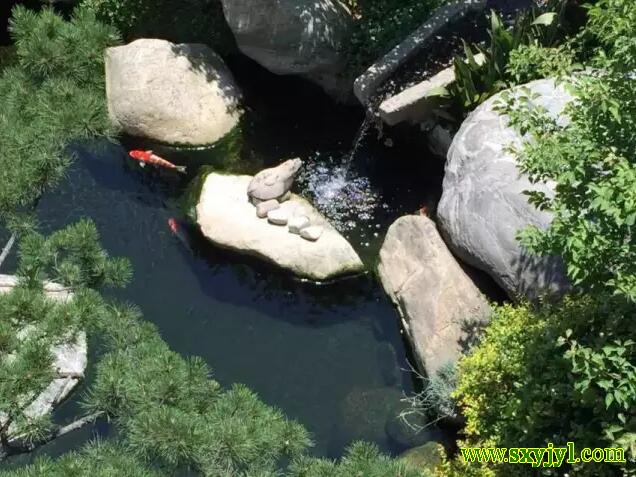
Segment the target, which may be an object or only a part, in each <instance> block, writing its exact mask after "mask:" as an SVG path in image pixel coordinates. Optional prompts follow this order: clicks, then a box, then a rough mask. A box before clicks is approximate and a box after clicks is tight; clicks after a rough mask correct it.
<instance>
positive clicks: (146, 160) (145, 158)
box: [128, 149, 186, 174]
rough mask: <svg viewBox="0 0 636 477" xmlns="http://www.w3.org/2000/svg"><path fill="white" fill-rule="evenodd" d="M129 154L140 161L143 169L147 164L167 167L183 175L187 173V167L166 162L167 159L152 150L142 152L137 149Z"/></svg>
mask: <svg viewBox="0 0 636 477" xmlns="http://www.w3.org/2000/svg"><path fill="white" fill-rule="evenodd" d="M128 154H129V155H130V157H132V158H133V159H135V160H136V161H139V163H140V164H141V167H144V166H145V165H146V164H152V165H153V166H158V167H165V168H166V169H174V170H176V171H177V172H180V173H182V174H185V173H186V168H185V166H177V165H175V164H173V163H172V162H170V161H166V160H165V159H163V158H161V157H159V156H157V155H156V154H154V153H153V152H152V151H151V150H149V151H140V150H138V149H135V150H134V151H130V152H129V153H128Z"/></svg>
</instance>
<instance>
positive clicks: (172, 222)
mask: <svg viewBox="0 0 636 477" xmlns="http://www.w3.org/2000/svg"><path fill="white" fill-rule="evenodd" d="M168 227H170V231H171V232H172V233H173V234H175V235H177V234H178V233H179V224H178V223H177V219H175V218H173V217H170V218H169V219H168Z"/></svg>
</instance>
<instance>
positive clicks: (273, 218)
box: [267, 207, 290, 225]
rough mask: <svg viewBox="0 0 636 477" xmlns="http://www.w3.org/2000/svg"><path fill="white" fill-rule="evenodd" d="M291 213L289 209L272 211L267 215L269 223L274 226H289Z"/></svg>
mask: <svg viewBox="0 0 636 477" xmlns="http://www.w3.org/2000/svg"><path fill="white" fill-rule="evenodd" d="M289 217H290V212H289V210H287V208H282V207H280V208H278V209H274V210H270V211H269V212H268V213H267V221H268V222H269V223H270V224H273V225H287V222H289Z"/></svg>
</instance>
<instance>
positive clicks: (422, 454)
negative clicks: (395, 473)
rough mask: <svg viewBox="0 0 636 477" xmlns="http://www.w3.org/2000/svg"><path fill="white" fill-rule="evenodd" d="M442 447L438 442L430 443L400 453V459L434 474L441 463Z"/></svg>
mask: <svg viewBox="0 0 636 477" xmlns="http://www.w3.org/2000/svg"><path fill="white" fill-rule="evenodd" d="M443 455H444V447H443V446H442V445H441V444H440V443H439V442H434V441H430V442H427V443H426V444H423V445H421V446H418V447H414V448H412V449H409V450H407V451H405V452H404V453H402V455H400V459H403V460H405V461H407V462H409V463H410V464H411V465H413V466H415V467H417V468H419V469H422V470H428V471H431V472H435V470H436V469H437V467H438V466H439V465H440V464H441V463H442V456H443Z"/></svg>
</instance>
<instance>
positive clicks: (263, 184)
mask: <svg viewBox="0 0 636 477" xmlns="http://www.w3.org/2000/svg"><path fill="white" fill-rule="evenodd" d="M302 165H303V161H301V160H300V159H298V158H296V159H289V160H288V161H285V162H283V163H282V164H279V165H278V166H276V167H270V168H269V169H264V170H262V171H261V172H259V173H258V174H256V175H255V176H254V178H253V179H252V181H251V182H250V184H249V187H248V188H247V195H248V196H249V197H250V200H252V201H253V202H260V201H266V200H271V199H276V200H279V201H281V202H284V201H285V200H286V197H285V196H286V194H287V193H288V192H289V191H290V189H291V188H292V186H293V185H294V180H295V179H296V176H297V175H298V171H299V170H300V168H301V166H302Z"/></svg>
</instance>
